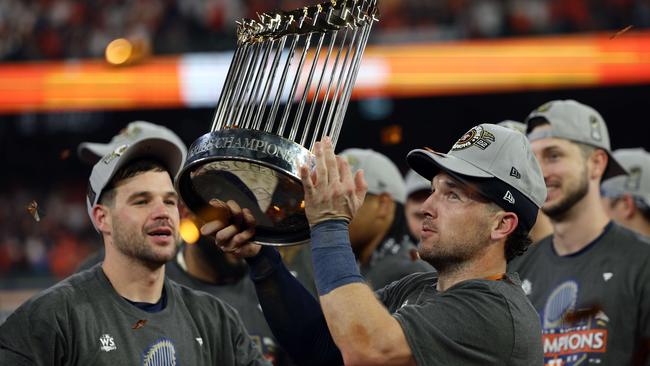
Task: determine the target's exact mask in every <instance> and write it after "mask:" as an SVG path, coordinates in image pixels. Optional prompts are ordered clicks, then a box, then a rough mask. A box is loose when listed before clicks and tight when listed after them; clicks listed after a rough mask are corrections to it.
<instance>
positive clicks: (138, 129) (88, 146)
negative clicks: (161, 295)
mask: <svg viewBox="0 0 650 366" xmlns="http://www.w3.org/2000/svg"><path fill="white" fill-rule="evenodd" d="M141 139H160V140H165V141H167V142H169V143H170V144H173V145H175V146H176V148H177V149H179V150H180V151H181V152H182V156H183V161H185V157H186V156H187V149H186V147H185V144H184V143H183V141H182V140H181V139H180V137H178V135H176V134H175V133H174V132H173V131H172V130H170V129H168V128H166V127H164V126H161V125H158V124H154V123H151V122H146V121H133V122H131V123H129V124H128V125H127V126H126V127H125V128H123V129H122V130H121V131H120V133H119V134H117V135H115V136H114V137H113V138H112V139H111V141H110V142H108V143H99V142H83V143H81V144H79V147H78V149H77V153H78V155H79V158H80V159H81V160H82V161H84V162H87V163H90V164H95V163H97V161H99V160H100V159H101V158H102V156H104V155H106V154H108V153H110V152H111V151H113V150H114V149H115V148H117V147H118V146H120V145H123V144H130V143H133V142H135V141H138V140H141ZM179 210H180V217H181V221H183V220H184V223H185V225H200V224H199V223H198V222H199V219H197V218H196V217H195V216H194V215H193V214H192V213H191V212H189V210H188V209H187V207H185V205H183V204H180V205H179ZM103 260H104V248H103V247H102V248H101V249H100V250H99V252H98V253H97V254H96V255H93V256H91V257H90V258H88V259H87V260H86V261H84V262H83V263H82V264H81V265H80V268H79V271H81V270H85V269H89V268H91V267H93V266H94V265H96V264H97V263H100V262H102V261H103ZM247 272H248V266H247V265H246V262H245V261H244V260H243V259H241V258H237V257H234V256H233V255H232V254H228V253H224V252H223V251H221V250H220V249H219V248H217V247H216V246H215V245H214V241H213V240H211V239H210V238H207V237H204V236H199V237H198V238H197V239H196V241H194V242H191V243H185V242H182V243H181V244H180V246H179V247H178V250H177V252H176V255H175V256H174V258H172V260H170V261H169V262H167V264H166V266H165V275H166V276H167V278H169V279H171V280H173V281H175V282H177V283H179V284H182V285H185V286H187V287H189V288H192V289H194V290H199V291H203V292H207V293H209V294H211V295H213V296H216V297H217V298H218V299H220V300H222V301H224V302H226V303H227V304H228V305H231V306H233V307H234V308H235V309H237V311H239V313H240V314H241V316H242V320H243V322H244V325H245V327H246V330H247V331H248V333H249V335H250V336H251V338H252V339H253V340H254V341H255V343H256V346H257V347H258V349H259V350H260V351H261V352H262V354H263V355H264V357H265V358H266V359H268V360H271V361H272V362H273V364H274V365H286V364H290V361H289V360H288V359H287V356H286V355H285V353H284V352H282V350H281V349H280V348H279V347H278V346H277V342H276V341H275V338H274V337H273V334H272V333H271V330H270V329H269V326H268V325H267V324H266V320H265V319H264V315H263V314H262V312H261V310H260V309H259V302H258V300H257V295H256V294H255V288H254V286H253V283H252V282H251V281H250V279H249V278H248V275H247V274H248V273H247ZM312 282H313V280H312ZM314 293H315V290H314Z"/></svg>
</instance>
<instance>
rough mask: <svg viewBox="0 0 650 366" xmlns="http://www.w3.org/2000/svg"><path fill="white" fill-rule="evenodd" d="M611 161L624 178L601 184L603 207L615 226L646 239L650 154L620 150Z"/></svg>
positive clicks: (649, 220)
mask: <svg viewBox="0 0 650 366" xmlns="http://www.w3.org/2000/svg"><path fill="white" fill-rule="evenodd" d="M614 157H615V158H616V160H618V161H619V162H620V163H621V165H623V167H624V168H625V169H627V171H628V175H627V176H618V177H613V178H610V179H608V180H606V181H604V182H603V184H602V185H601V186H600V191H601V193H602V195H603V207H605V211H606V212H607V214H608V215H609V217H611V218H612V219H613V220H614V221H616V222H617V223H618V224H620V225H622V226H625V227H626V228H628V229H630V230H634V231H636V232H638V233H640V234H642V235H644V236H646V237H650V154H649V153H648V152H647V151H645V150H644V149H642V148H637V149H620V150H616V151H614Z"/></svg>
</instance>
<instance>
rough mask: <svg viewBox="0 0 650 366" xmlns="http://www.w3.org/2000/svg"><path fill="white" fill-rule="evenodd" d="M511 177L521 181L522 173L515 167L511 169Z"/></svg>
mask: <svg viewBox="0 0 650 366" xmlns="http://www.w3.org/2000/svg"><path fill="white" fill-rule="evenodd" d="M510 176H511V177H515V178H517V179H521V173H519V170H517V169H515V167H514V166H513V167H512V168H510Z"/></svg>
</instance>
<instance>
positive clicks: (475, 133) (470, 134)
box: [451, 126, 495, 151]
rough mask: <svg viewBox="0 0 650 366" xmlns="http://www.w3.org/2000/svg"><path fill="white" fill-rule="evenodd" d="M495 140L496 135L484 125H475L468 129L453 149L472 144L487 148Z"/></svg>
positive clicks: (461, 148) (483, 148) (460, 148)
mask: <svg viewBox="0 0 650 366" xmlns="http://www.w3.org/2000/svg"><path fill="white" fill-rule="evenodd" d="M494 141H495V138H494V135H493V134H492V133H490V132H488V131H487V130H486V129H484V128H483V127H482V126H474V127H472V128H471V129H470V130H469V131H467V132H466V133H465V134H464V135H463V136H462V137H461V138H460V139H459V140H458V141H456V143H455V144H454V146H452V148H451V150H453V151H456V150H463V149H466V148H468V147H470V146H472V145H474V146H476V147H478V148H479V149H481V150H485V149H486V148H487V147H488V146H490V144H491V143H493V142H494Z"/></svg>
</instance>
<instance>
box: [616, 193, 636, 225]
mask: <svg viewBox="0 0 650 366" xmlns="http://www.w3.org/2000/svg"><path fill="white" fill-rule="evenodd" d="M617 204H620V205H622V206H623V207H622V213H623V217H625V218H626V219H631V218H632V217H633V216H634V212H635V211H636V204H635V203H634V198H633V197H632V195H630V194H629V193H625V194H624V195H623V196H621V199H620V200H619V201H618V203H617Z"/></svg>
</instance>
